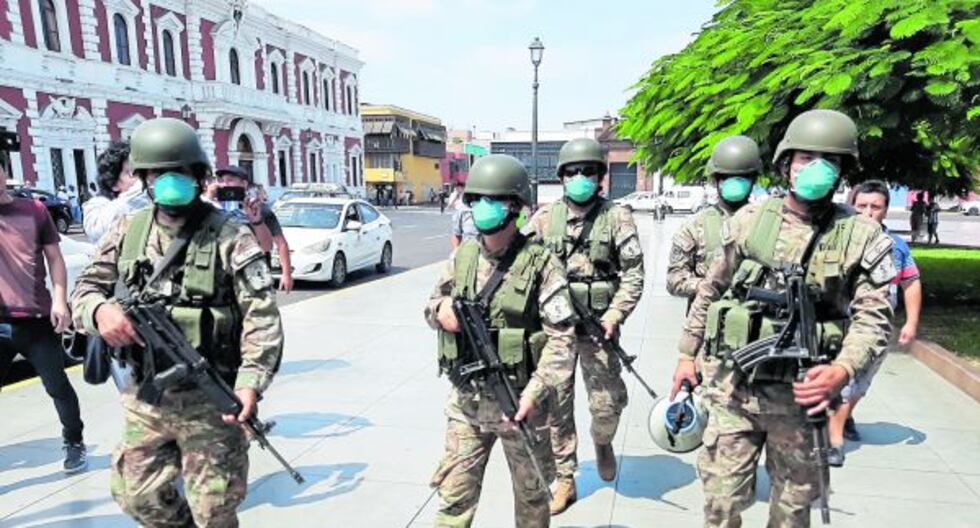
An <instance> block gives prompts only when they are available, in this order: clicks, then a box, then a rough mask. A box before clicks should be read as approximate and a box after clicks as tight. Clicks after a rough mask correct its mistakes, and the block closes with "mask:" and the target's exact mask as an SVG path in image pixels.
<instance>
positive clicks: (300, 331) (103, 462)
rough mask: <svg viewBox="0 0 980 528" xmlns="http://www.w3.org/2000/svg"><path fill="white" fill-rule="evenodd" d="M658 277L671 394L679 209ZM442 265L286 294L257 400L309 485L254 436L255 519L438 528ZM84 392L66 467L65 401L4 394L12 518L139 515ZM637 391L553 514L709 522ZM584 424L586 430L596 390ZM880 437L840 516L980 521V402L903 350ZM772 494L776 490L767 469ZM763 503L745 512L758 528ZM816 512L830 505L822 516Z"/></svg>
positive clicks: (109, 527)
mask: <svg viewBox="0 0 980 528" xmlns="http://www.w3.org/2000/svg"><path fill="white" fill-rule="evenodd" d="M639 222H640V224H641V232H642V233H643V235H644V239H645V240H644V245H645V247H646V249H647V266H648V267H647V272H648V277H650V280H648V282H647V291H646V295H645V297H644V301H643V304H642V305H641V307H640V309H639V310H638V312H637V314H636V315H635V316H634V318H633V319H632V320H631V321H630V323H629V324H628V325H627V326H626V327H625V332H624V345H625V346H626V347H627V348H628V349H629V350H631V351H635V352H638V353H639V354H640V357H641V359H640V360H639V361H638V362H637V365H638V368H639V370H640V371H641V373H642V374H643V375H644V376H646V377H647V379H648V380H649V381H650V382H651V383H652V384H653V386H654V388H655V389H656V390H658V391H660V392H662V391H666V389H667V382H668V380H669V378H670V373H671V371H672V368H673V364H674V358H675V353H674V350H675V344H676V340H677V337H678V335H679V332H680V328H681V318H682V315H683V311H684V301H682V300H680V299H674V298H670V297H668V296H667V295H666V293H665V289H664V270H665V267H666V258H667V251H668V245H669V240H668V239H667V237H668V236H669V235H670V234H671V233H672V232H673V230H674V229H676V227H677V225H678V224H679V222H680V219H677V218H671V219H668V221H667V222H666V223H664V224H654V223H652V222H651V221H650V219H649V217H647V216H643V217H641V218H640V219H639ZM436 270H437V267H436V266H429V267H426V268H421V269H418V270H413V271H410V272H406V273H402V274H399V275H396V276H393V277H391V278H388V279H384V280H379V281H375V282H371V283H368V284H365V285H362V286H356V287H353V288H350V289H347V290H343V291H340V292H337V293H334V294H330V295H326V296H323V297H320V298H316V299H312V300H309V301H305V302H301V303H298V304H295V305H291V306H288V307H285V308H284V309H283V315H284V318H285V327H286V332H287V338H286V343H287V345H286V347H287V348H286V357H285V359H284V362H283V366H282V371H281V373H280V375H279V377H278V378H277V380H276V381H275V383H274V384H273V387H272V389H271V390H270V391H269V393H268V394H267V398H266V400H265V401H264V402H263V403H262V404H261V411H262V415H263V416H264V417H265V418H267V419H274V420H276V421H277V422H278V426H277V427H276V429H275V430H274V431H273V434H272V436H271V440H272V442H273V443H274V444H275V445H276V446H277V447H278V448H279V449H280V450H281V451H282V452H283V454H284V455H285V456H286V457H287V458H288V459H289V460H290V461H291V462H292V463H293V464H294V465H295V466H296V467H297V469H299V471H301V472H302V473H303V474H304V475H305V476H306V478H307V482H306V484H304V485H302V486H297V485H296V484H295V483H293V482H292V481H291V480H290V479H289V478H288V476H286V475H285V474H283V472H282V471H280V469H279V467H278V466H277V465H276V463H275V461H274V460H273V459H272V458H271V457H270V456H269V455H268V454H267V453H264V452H262V451H261V450H260V449H258V448H253V449H252V452H251V460H252V468H251V483H250V486H251V487H250V493H249V496H248V498H247V500H246V502H245V503H244V504H243V506H242V508H241V521H242V525H243V526H246V527H265V526H301V525H306V526H318V527H319V526H342V527H369V528H373V527H379V528H387V527H406V526H413V527H423V526H432V522H433V515H434V511H435V506H436V499H433V498H432V496H431V490H430V489H429V487H428V485H427V483H428V480H429V478H430V476H431V474H432V471H433V470H434V469H435V465H436V462H437V461H438V459H439V457H440V455H441V453H442V447H443V437H444V427H445V423H444V420H445V419H444V417H443V415H442V404H443V402H444V400H445V397H446V394H447V391H448V386H449V385H448V382H447V381H446V380H445V379H437V378H436V365H435V358H434V355H435V352H434V350H435V348H434V347H435V335H434V333H433V332H432V331H430V330H429V329H428V327H426V326H425V324H424V322H423V321H422V316H421V313H422V305H423V302H424V300H425V298H426V296H427V295H428V293H429V290H430V288H431V286H432V284H433V283H434V280H435V276H436ZM72 381H73V382H74V383H75V387H76V388H77V389H78V390H79V397H80V399H81V401H82V409H83V417H84V419H85V422H86V427H87V428H86V441H87V443H88V445H89V446H90V470H89V471H88V472H86V473H84V474H81V475H76V476H73V477H65V476H63V475H62V473H61V471H60V469H61V456H62V454H61V450H60V446H61V443H60V439H59V438H58V433H59V430H60V427H59V426H58V424H57V421H56V418H55V413H54V409H53V407H52V405H51V403H50V400H49V399H48V398H47V396H46V395H45V394H44V391H43V388H42V387H41V386H40V385H39V384H33V385H29V386H26V387H21V388H17V389H15V390H10V391H5V392H3V393H0V416H3V418H4V426H3V427H2V428H0V526H3V527H8V526H10V527H14V526H16V527H21V526H31V527H41V526H43V527H49V528H50V527H65V528H67V527H72V528H76V527H78V528H84V527H98V528H115V527H131V526H134V523H132V522H131V521H130V520H128V519H127V518H126V517H125V516H124V515H123V514H121V513H120V511H119V509H118V508H117V507H116V505H115V503H114V502H113V501H112V498H111V497H110V495H109V484H108V466H109V453H110V452H111V450H112V448H113V446H114V444H115V442H116V441H117V440H118V438H119V429H120V424H121V418H120V411H119V406H118V404H117V403H116V401H115V394H114V389H113V388H112V386H111V384H110V385H105V386H99V387H92V386H87V385H85V384H84V382H83V381H82V379H81V376H80V373H78V372H73V373H72ZM627 381H628V385H629V387H630V391H631V393H630V394H631V397H632V401H631V404H630V406H629V408H628V409H627V411H626V416H625V419H624V422H623V427H622V429H621V430H620V432H619V434H618V435H617V437H616V446H615V447H616V450H617V454H618V455H620V472H619V477H618V479H617V481H616V482H614V483H604V482H602V481H600V480H599V479H598V476H597V475H596V470H595V462H594V461H595V455H594V453H593V450H592V446H591V443H590V440H589V438H588V434H587V432H586V434H585V436H584V437H583V438H581V445H580V446H579V455H580V459H581V465H582V470H581V475H580V476H579V478H578V486H579V494H580V498H579V502H578V503H577V504H576V505H574V506H573V507H572V508H571V509H570V510H569V511H568V512H567V513H565V514H563V515H562V516H560V517H557V518H555V519H554V522H553V523H552V524H553V526H575V527H582V526H589V527H592V526H629V527H649V526H655V525H669V526H675V527H687V526H691V527H694V526H699V525H700V523H701V503H702V494H701V487H700V484H699V481H698V480H697V477H696V474H695V468H694V458H695V455H693V454H688V455H684V456H680V457H676V456H669V455H668V454H666V453H665V452H663V451H661V450H659V449H658V448H657V447H656V446H655V445H654V444H653V442H652V441H651V440H650V438H649V436H648V434H647V432H646V417H647V413H648V412H649V410H650V407H651V405H652V402H651V401H650V400H649V398H648V397H647V396H646V395H645V393H643V392H642V389H641V390H639V391H638V390H636V389H637V384H636V383H635V382H634V380H633V379H632V378H627ZM578 394H579V413H578V416H579V421H578V423H579V429H580V431H587V430H588V425H587V424H588V416H587V414H588V411H587V408H586V405H585V399H584V390H583V389H582V388H581V387H580V390H579V392H578ZM858 424H859V428H860V429H861V431H862V433H863V434H864V436H865V438H866V441H865V442H864V443H862V444H860V445H854V446H851V447H850V448H851V452H850V453H849V454H848V459H847V467H846V468H844V469H842V470H834V471H833V472H832V481H833V484H832V486H833V491H834V493H833V495H832V496H831V504H832V508H833V511H832V516H833V525H834V526H838V527H852V526H853V527H858V526H860V527H869V526H870V527H877V526H881V527H920V526H928V525H933V526H942V527H943V528H951V527H967V526H976V523H977V519H980V456H978V455H977V454H978V453H980V405H978V404H977V403H976V402H974V401H973V400H971V399H969V398H967V397H966V396H965V395H963V394H961V393H960V392H959V391H958V390H957V389H955V388H953V387H952V386H950V385H949V384H947V383H946V382H945V381H943V380H942V379H940V378H939V377H938V376H936V375H934V374H933V373H932V372H931V371H929V370H928V369H926V368H925V367H923V366H922V365H920V364H919V363H918V362H917V361H916V360H915V359H913V358H911V357H910V356H907V355H901V354H894V355H892V356H890V357H889V359H888V361H887V362H886V363H885V365H884V367H883V368H882V370H881V372H880V374H879V375H878V378H877V379H876V380H875V386H874V388H873V390H872V391H871V394H870V395H869V396H868V397H867V398H866V399H865V400H864V402H863V403H862V404H861V407H860V408H859V409H858ZM758 481H759V482H758V488H759V494H758V495H759V500H760V501H764V500H766V498H767V492H766V491H765V489H766V488H767V487H768V480H767V479H766V476H765V473H764V471H760V473H759V479H758ZM512 512H513V501H512V498H511V488H510V483H509V480H508V477H507V469H506V465H505V463H504V461H503V457H502V455H501V453H500V450H499V449H497V450H495V453H494V456H493V457H492V459H491V464H490V468H489V469H488V471H487V476H486V479H485V483H484V491H483V500H482V503H481V505H480V509H479V511H478V512H477V522H476V526H478V527H501V528H503V527H509V526H513V513H512ZM765 515H766V509H765V504H762V503H757V504H756V505H754V506H753V507H752V508H751V509H750V510H749V511H748V512H747V514H746V525H747V526H761V525H763V524H764V518H765ZM814 525H815V526H817V525H819V517H818V516H817V515H815V516H814Z"/></svg>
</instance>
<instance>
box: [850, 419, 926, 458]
mask: <svg viewBox="0 0 980 528" xmlns="http://www.w3.org/2000/svg"><path fill="white" fill-rule="evenodd" d="M857 429H858V432H859V433H861V441H860V442H851V441H847V442H845V443H844V452H845V453H852V452H854V451H857V450H858V449H861V446H862V445H863V444H867V445H873V446H886V445H895V444H905V445H919V444H921V443H923V442H925V441H926V438H927V437H928V436H927V435H926V434H925V433H923V432H922V431H919V430H918V429H913V428H911V427H908V426H906V425H899V424H895V423H889V422H875V423H870V424H862V423H858V424H857Z"/></svg>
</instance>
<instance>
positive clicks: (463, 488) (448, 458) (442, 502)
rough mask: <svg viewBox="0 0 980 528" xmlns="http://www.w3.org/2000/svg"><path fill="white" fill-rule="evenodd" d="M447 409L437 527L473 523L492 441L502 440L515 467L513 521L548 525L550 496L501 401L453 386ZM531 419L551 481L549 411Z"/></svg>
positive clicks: (436, 480) (435, 479)
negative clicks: (509, 424)
mask: <svg viewBox="0 0 980 528" xmlns="http://www.w3.org/2000/svg"><path fill="white" fill-rule="evenodd" d="M446 414H447V415H448V417H449V420H448V424H447V426H446V452H445V454H444V455H443V457H442V460H441V461H440V463H439V467H438V469H436V472H435V474H434V475H433V476H432V481H431V483H430V485H431V486H432V487H434V488H438V489H439V511H438V513H437V514H436V521H435V526H436V527H438V528H462V527H468V526H470V525H472V523H473V516H474V514H476V508H477V505H478V504H479V501H480V491H481V489H482V487H483V474H484V472H485V470H486V467H487V462H488V461H489V459H490V451H491V450H492V449H493V445H494V444H495V443H496V442H497V440H498V439H499V440H500V443H501V445H502V446H503V448H504V456H505V457H506V458H507V465H508V466H509V467H510V476H511V482H512V485H513V490H514V526H516V527H517V528H540V527H546V526H548V523H549V522H550V519H551V515H550V513H549V511H548V495H547V494H546V493H545V492H544V491H543V490H542V488H541V486H540V484H539V483H538V478H537V476H536V475H535V473H534V469H533V466H532V464H531V461H530V459H529V458H528V454H527V451H526V450H525V447H524V444H523V441H522V439H521V435H520V433H519V432H518V431H515V430H510V429H506V428H504V426H503V423H502V421H501V417H502V416H503V414H502V412H501V410H500V406H499V405H497V403H496V402H495V401H493V400H488V399H478V400H474V399H469V398H465V397H460V396H459V394H458V393H457V392H456V391H454V394H453V396H452V397H451V398H450V404H449V407H448V409H447V412H446ZM529 424H530V425H531V427H532V429H533V430H535V431H537V436H538V439H539V441H538V443H537V445H536V450H535V452H534V455H535V458H536V459H537V460H538V463H539V464H540V465H541V469H542V471H544V473H545V475H544V476H545V479H547V480H548V481H549V482H550V481H551V480H552V479H553V478H554V464H553V462H552V460H551V444H550V443H549V442H548V430H547V424H546V423H545V414H544V413H536V414H534V415H533V416H532V417H531V419H530V421H529Z"/></svg>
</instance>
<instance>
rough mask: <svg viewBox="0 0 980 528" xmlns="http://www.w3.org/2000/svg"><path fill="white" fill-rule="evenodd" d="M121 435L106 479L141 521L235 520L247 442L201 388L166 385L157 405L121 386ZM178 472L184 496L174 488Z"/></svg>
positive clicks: (217, 523)
mask: <svg viewBox="0 0 980 528" xmlns="http://www.w3.org/2000/svg"><path fill="white" fill-rule="evenodd" d="M122 403H123V407H124V413H125V425H124V428H123V439H122V442H121V443H120V444H119V446H118V447H117V448H116V450H115V452H113V454H112V468H111V476H110V487H111V489H112V496H113V498H114V499H115V500H116V502H117V503H119V506H120V507H121V508H122V510H123V511H124V512H126V513H127V514H129V515H130V516H131V517H133V518H134V519H136V521H137V522H139V523H140V524H141V525H143V526H146V527H150V528H157V527H159V528H164V527H187V526H195V525H196V526H199V527H221V528H227V527H235V526H238V517H237V515H236V513H235V510H236V509H237V508H238V505H239V504H240V503H241V502H242V500H243V499H244V498H245V491H246V487H247V484H248V443H247V442H246V439H245V434H244V432H243V431H242V430H241V428H239V427H237V426H234V425H227V424H225V423H224V422H222V421H221V416H220V415H219V413H218V411H217V409H216V408H215V407H214V406H212V405H211V404H210V403H206V397H205V396H204V394H203V393H201V392H200V391H198V390H186V391H181V392H170V391H168V392H165V393H164V394H163V397H162V398H161V400H160V403H159V405H149V404H146V403H143V402H140V401H138V400H137V399H136V397H135V395H134V394H133V391H132V390H130V391H127V392H125V393H123V396H122ZM178 478H183V481H184V490H185V495H186V500H185V499H184V498H183V497H181V496H180V495H179V494H178V492H177V479H178Z"/></svg>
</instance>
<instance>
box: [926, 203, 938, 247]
mask: <svg viewBox="0 0 980 528" xmlns="http://www.w3.org/2000/svg"><path fill="white" fill-rule="evenodd" d="M939 211H940V208H939V202H937V201H936V199H935V198H933V197H930V199H929V208H928V212H927V215H928V216H927V220H926V226H927V231H928V240H926V243H927V244H938V243H939Z"/></svg>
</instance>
